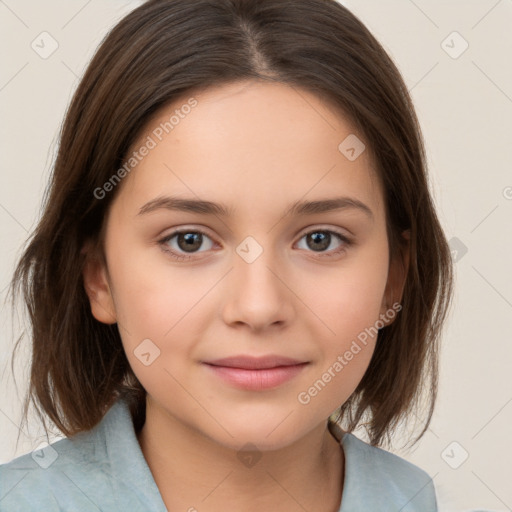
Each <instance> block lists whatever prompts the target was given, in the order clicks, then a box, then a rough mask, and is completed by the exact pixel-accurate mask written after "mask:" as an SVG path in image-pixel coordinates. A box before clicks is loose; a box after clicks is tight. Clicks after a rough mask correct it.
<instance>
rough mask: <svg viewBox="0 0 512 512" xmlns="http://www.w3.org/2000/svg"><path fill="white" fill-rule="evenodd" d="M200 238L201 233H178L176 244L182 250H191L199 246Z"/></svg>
mask: <svg viewBox="0 0 512 512" xmlns="http://www.w3.org/2000/svg"><path fill="white" fill-rule="evenodd" d="M201 238H202V235H201V233H180V234H179V235H178V245H179V247H180V249H183V250H184V251H187V252H193V251H194V250H195V249H199V248H200V247H201ZM182 242H184V243H182Z"/></svg>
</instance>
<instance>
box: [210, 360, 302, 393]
mask: <svg viewBox="0 0 512 512" xmlns="http://www.w3.org/2000/svg"><path fill="white" fill-rule="evenodd" d="M203 364H205V366H206V367H207V368H208V370H209V371H210V372H211V373H212V374H213V375H215V376H216V377H218V378H220V379H221V380H222V381H223V382H225V383H227V384H229V385H230V386H235V387H237V388H240V389H243V390H246V391H263V390H266V389H272V388H276V387H278V386H280V385H282V384H284V383H285V382H287V381H289V380H291V379H292V378H293V377H295V376H297V375H298V374H300V373H301V372H302V371H303V369H304V368H305V367H306V366H307V365H308V364H309V362H308V361H301V360H297V359H291V358H289V357H282V356H274V355H270V356H264V357H250V356H234V357H227V358H223V359H216V360H214V361H205V362H204V363H203Z"/></svg>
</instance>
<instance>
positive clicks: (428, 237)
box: [11, 0, 453, 445]
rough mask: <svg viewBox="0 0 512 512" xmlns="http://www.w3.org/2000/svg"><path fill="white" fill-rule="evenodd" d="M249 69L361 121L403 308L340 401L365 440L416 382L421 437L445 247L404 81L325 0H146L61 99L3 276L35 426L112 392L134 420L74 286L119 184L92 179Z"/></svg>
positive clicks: (117, 358) (384, 430) (92, 414)
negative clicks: (15, 250)
mask: <svg viewBox="0 0 512 512" xmlns="http://www.w3.org/2000/svg"><path fill="white" fill-rule="evenodd" d="M246 79H258V80H270V81H277V82H280V83H284V84H288V85H291V86H293V87H297V88H303V89H304V90H307V91H310V92H312V93H313V94H316V95H318V96H320V97H323V98H327V99H328V100H329V101H330V102H331V105H333V106H335V107H337V108H339V109H340V112H344V113H345V115H346V116H347V118H348V120H350V121H351V122H352V124H353V126H354V127H355V128H357V129H358V130H359V131H360V133H361V134H363V136H364V138H365V144H366V146H367V148H368V149H369V150H370V151H371V155H372V157H373V160H374V162H375V165H376V169H377V171H378V175H379V179H380V180H381V183H382V184H383V187H384V191H385V202H386V222H387V231H388V237H389V242H390V257H396V255H397V254H400V251H401V250H402V249H403V243H404V240H403V238H402V237H401V234H402V233H403V232H404V231H405V230H409V233H410V241H409V244H410V266H409V269H408V273H407V278H406V282H405V287H404V290H403V299H402V306H403V309H402V311H401V312H400V314H399V315H398V317H397V319H396V320H395V321H394V322H393V323H392V324H390V325H388V326H386V327H384V328H382V329H381V330H380V331H379V336H378V341H377V344H376V348H375V352H374V354H373V356H372V359H371V362H370V364H369V367H368V369H367V371H366V373H365V375H364V377H363V378H362V380H361V382H360V383H359V385H358V387H357V389H356V390H355V392H354V393H353V394H352V395H351V397H350V398H349V399H348V400H347V402H345V403H344V404H342V405H341V408H340V414H341V420H342V421H345V422H346V428H345V429H346V430H348V431H351V430H353V429H355V428H356V427H357V426H358V425H359V424H360V423H361V420H368V421H366V423H365V426H366V428H367V432H368V435H369V438H370V442H371V443H372V444H374V445H379V444H382V442H383V440H384V439H385V438H386V440H389V439H390V432H391V431H392V429H393V428H394V427H396V426H397V425H398V423H399V421H400V420H402V419H406V418H407V417H408V416H409V413H410V412H411V410H412V409H413V408H415V407H418V408H419V407H420V403H421V400H420V398H421V397H422V396H423V391H426V392H427V395H428V396H427V399H428V400H427V401H428V404H427V408H426V416H427V418H426V421H425V423H424V428H423V430H422V431H421V433H420V435H419V436H418V437H417V438H416V440H415V442H416V441H417V440H418V439H419V438H420V437H421V436H422V435H423V434H424V432H425V430H426V429H427V427H428V425H429V423H430V419H431V416H432V412H433V408H434V403H435V399H436V395H437V381H438V342H439V339H440V332H441V328H442V324H443V322H444V320H445V316H446V314H447V310H448V306H449V305H450V302H451V296H452V286H453V285H452V280H453V275H452V274H453V270H452V261H451V255H450V251H449V247H448V244H447V242H446V239H445V237H444V234H443V231H442V228H441V226H440V223H439V220H438V218H437V216H436V213H435V208H434V205H433V202H432V198H431V196H430V193H429V188H428V182H427V174H426V159H425V150H424V146H423V140H422V134H421V131H420V127H419V124H418V120H417V117H416V114H415V111H414V107H413V104H412V101H411V98H410V96H409V93H408V90H407V87H406V85H405V84H404V82H403V79H402V77H401V75H400V73H399V71H398V70H397V68H396V66H395V65H394V63H393V62H392V60H391V59H390V57H389V56H388V55H387V54H386V52H385V50H384V49H383V48H382V46H381V45H380V44H379V43H378V42H377V40H376V39H375V38H374V37H373V36H372V35H371V34H370V32H369V31H368V30H367V28H366V27H365V26H364V25H363V23H362V22H361V21H359V20H358V18H357V17H355V16H354V15H353V14H351V13H350V12H349V11H348V10H347V9H346V8H345V7H343V6H342V5H341V4H339V3H337V2H336V1H334V0H269V1H264V2H263V1H260V0H194V1H190V0H150V1H148V2H146V3H144V4H143V5H141V6H140V7H138V8H136V9H135V10H134V11H132V12H131V13H130V14H128V15H127V16H126V17H125V18H124V19H122V20H121V21H120V22H119V23H118V24H117V25H116V26H115V27H114V28H113V29H112V30H111V31H110V33H109V34H108V35H107V36H106V38H105V39H104V41H103V42H102V44H101V45H100V47H99V48H98V50H97V52H96V54H95V56H94V58H93V59H92V61H91V62H90V64H89V66H88V68H87V70H86V72H85V74H84V76H83V78H82V80H81V82H80V84H79V86H78V89H77V90H76V92H75V94H74V97H73V99H72V102H71V104H70V107H69V109H68V111H67V114H66V117H65V120H64V123H63V126H62V131H61V134H60V144H59V149H58V155H57V159H56V161H55V165H54V168H53V173H52V176H51V180H50V182H49V184H48V189H47V191H46V193H45V198H44V205H43V214H42V217H41V219H40V221H39V224H38V225H37V227H36V229H35V231H34V232H33V233H32V235H31V237H30V238H29V240H28V241H27V246H26V248H25V249H24V253H23V255H22V257H21V259H20V261H19V263H18V266H17V268H16V270H15V273H14V275H13V278H12V281H11V292H12V294H13V295H12V297H13V303H14V302H15V300H16V297H17V295H18V294H19V292H20V289H21V293H22V295H23V299H24V303H25V304H26V307H27V310H28V313H29V319H30V325H31V335H32V336H31V337H32V351H33V356H32V362H31V370H30V387H29V391H28V393H27V396H26V397H25V403H24V419H25V420H26V418H27V409H28V405H29V402H30V401H32V403H33V404H34V406H35V408H36V410H37V413H38V415H39V418H40V420H41V421H42V423H43V425H44V426H45V430H46V431H48V430H47V428H46V423H45V420H44V413H46V415H47V416H48V417H49V418H50V419H51V420H52V422H53V423H54V424H55V425H56V426H57V427H58V428H59V429H60V431H62V432H63V433H64V434H65V435H67V436H72V435H74V434H76V433H78V432H80V431H84V430H88V429H91V428H92V427H94V426H95V425H96V424H97V423H98V422H99V421H100V420H101V419H102V417H103V415H104V414H105V412H106V411H107V409H108V408H109V407H110V406H111V405H112V403H113V402H114V400H116V399H117V398H118V397H119V396H121V395H122V396H124V397H126V398H127V399H128V400H129V403H130V407H131V411H132V414H133V415H134V423H135V427H136V429H138V428H140V427H141V425H142V423H143V421H144V416H145V396H146V392H145V390H144V389H143V387H142V386H141V384H140V383H139V382H138V380H137V378H136V377H135V375H134V373H133V372H132V370H131V368H130V366H129V364H128V360H127V358H126V355H125V353H124V350H123V346H122V344H121V338H120V335H119V331H118V328H117V326H116V325H115V324H114V325H106V324H103V323H100V322H98V321H97V320H96V319H95V318H94V317H93V316H92V314H91V311H90V303H89V299H88V296H87V294H86V292H85V289H84V283H83V277H82V271H83V268H84V261H85V254H84V253H83V251H82V249H83V247H84V245H85V244H86V242H88V241H90V242H92V243H93V244H94V245H95V247H96V248H97V250H98V254H99V255H100V257H102V258H104V254H103V248H102V247H103V241H102V228H103V226H104V219H105V217H106V214H107V212H108V209H109V205H110V204H111V202H112V200H113V198H114V197H115V194H116V193H117V192H118V190H117V189H118V188H119V187H117V189H116V190H113V191H112V192H111V193H109V194H107V195H106V196H105V197H104V198H103V199H101V200H100V199H97V198H96V197H95V194H94V191H95V190H96V189H97V188H98V187H102V186H103V185H104V184H105V183H106V182H107V181H108V180H109V179H110V178H111V177H112V175H113V174H114V173H115V171H116V170H117V169H119V168H120V167H121V166H122V164H123V161H124V159H125V158H126V155H127V151H128V149H129V148H130V147H131V145H132V144H133V143H134V141H135V139H136V137H137V136H138V135H139V134H140V132H141V129H142V128H143V127H144V126H145V125H146V124H147V122H148V121H149V120H150V119H151V118H152V116H153V115H154V114H155V113H156V112H157V111H158V110H159V109H161V108H162V107H163V106H165V105H166V104H168V103H169V102H172V101H174V100H176V99H177V98H180V97H183V96H184V95H185V94H189V93H192V92H193V91H199V90H201V89H205V88H208V87H210V86H214V85H222V84H227V83H229V82H235V81H241V80H246ZM340 142H341V141H340ZM22 337H23V335H22V336H21V337H20V338H19V339H18V342H17V343H16V348H17V347H18V343H19V342H20V340H21V338H22ZM16 348H15V350H14V353H15V352H16ZM13 356H14V354H13ZM13 358H14V357H13Z"/></svg>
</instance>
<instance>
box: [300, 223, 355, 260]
mask: <svg viewBox="0 0 512 512" xmlns="http://www.w3.org/2000/svg"><path fill="white" fill-rule="evenodd" d="M302 240H305V246H306V247H299V248H300V249H308V250H310V251H312V252H317V253H319V255H321V256H324V255H325V256H332V255H336V254H339V253H340V252H342V251H343V250H345V249H346V248H347V247H348V246H349V245H350V244H351V241H350V240H349V239H348V238H347V237H346V236H344V235H342V234H341V233H337V232H335V231H331V230H321V229H317V230H315V231H310V232H309V233H306V234H305V235H304V236H303V237H302V238H301V241H302ZM336 240H338V244H336ZM340 241H341V242H342V243H341V244H340V243H339V242H340ZM333 245H334V247H333ZM329 247H330V248H331V249H330V250H328V249H329ZM324 253H325V254H324Z"/></svg>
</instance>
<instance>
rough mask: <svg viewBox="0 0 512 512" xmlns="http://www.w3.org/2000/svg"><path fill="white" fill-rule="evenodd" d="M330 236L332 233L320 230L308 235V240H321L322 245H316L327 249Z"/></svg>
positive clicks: (316, 241)
mask: <svg viewBox="0 0 512 512" xmlns="http://www.w3.org/2000/svg"><path fill="white" fill-rule="evenodd" d="M330 237H331V235H330V233H325V232H322V231H318V232H316V233H312V234H310V235H308V242H309V240H313V242H315V244H316V243H318V242H320V245H317V246H316V247H317V248H319V249H326V248H327V247H329V243H330ZM312 248H313V249H314V248H315V247H314V246H313V247H312Z"/></svg>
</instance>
